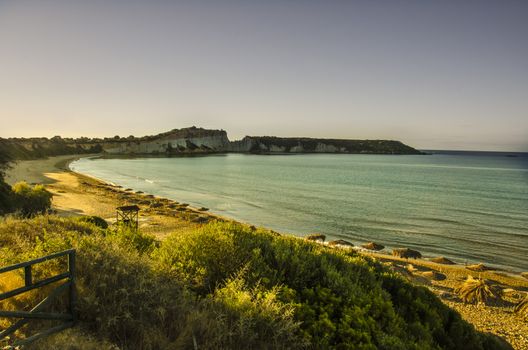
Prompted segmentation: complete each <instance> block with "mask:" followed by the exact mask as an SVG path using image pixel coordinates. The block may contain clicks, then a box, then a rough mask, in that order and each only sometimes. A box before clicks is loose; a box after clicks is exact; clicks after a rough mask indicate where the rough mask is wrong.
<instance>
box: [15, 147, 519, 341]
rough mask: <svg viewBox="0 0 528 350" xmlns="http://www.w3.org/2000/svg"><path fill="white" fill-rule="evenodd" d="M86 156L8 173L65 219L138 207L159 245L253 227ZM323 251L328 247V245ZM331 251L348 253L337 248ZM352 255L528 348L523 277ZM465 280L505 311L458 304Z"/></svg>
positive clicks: (109, 216)
mask: <svg viewBox="0 0 528 350" xmlns="http://www.w3.org/2000/svg"><path fill="white" fill-rule="evenodd" d="M87 156H88V155H81V156H78V155H72V156H61V157H51V158H48V159H46V160H38V161H20V162H18V163H17V164H15V165H14V166H13V167H12V168H11V169H9V170H8V173H10V178H11V179H16V177H17V176H19V177H20V176H24V175H25V174H24V171H26V170H27V169H30V172H31V175H32V176H33V177H32V178H33V179H38V178H39V177H38V176H35V175H38V173H39V171H40V179H43V180H44V181H42V183H44V185H45V186H46V188H47V189H48V190H49V191H50V192H52V193H53V195H54V197H53V208H54V209H55V210H56V211H57V214H58V215H62V216H73V215H97V216H100V217H102V218H104V219H105V220H107V221H109V222H113V221H115V208H116V207H117V206H121V205H129V204H136V205H138V206H139V207H140V209H141V210H140V228H141V229H142V231H143V232H145V233H149V234H153V235H155V236H156V238H157V239H159V240H163V239H164V237H165V236H166V235H168V234H169V233H174V232H177V233H182V234H185V232H188V231H189V230H195V229H198V228H199V227H201V226H202V225H204V224H205V223H207V222H209V221H211V220H221V221H233V222H239V223H241V224H243V225H247V226H251V224H250V223H244V222H240V221H237V220H234V219H231V218H228V217H222V216H220V215H216V214H215V213H211V212H209V210H208V209H207V208H194V207H191V206H190V205H188V204H187V203H179V202H178V201H174V200H170V199H167V198H162V197H157V196H154V195H151V194H146V193H142V192H141V191H133V190H132V189H124V188H123V187H121V186H119V185H116V184H111V183H108V182H105V181H104V180H101V179H97V178H95V177H91V176H89V175H84V174H81V173H77V172H75V171H72V170H70V169H69V164H70V163H71V162H73V161H74V160H76V159H79V158H80V157H87ZM25 162H31V163H29V164H28V163H25ZM26 177H27V176H26ZM20 179H23V177H20ZM201 209H202V210H201ZM204 209H207V210H204ZM270 231H273V230H270ZM273 232H275V231H273ZM281 234H282V233H281ZM288 235H290V236H295V235H293V234H288ZM295 237H298V236H295ZM298 238H299V239H303V238H302V237H298ZM365 243H366V242H365ZM325 245H327V246H328V244H327V243H325ZM333 249H349V248H345V247H334V248H333ZM354 250H356V251H357V252H358V254H362V255H367V256H369V257H371V258H373V259H375V260H377V261H379V262H381V263H382V264H384V265H386V266H388V267H389V268H390V269H391V270H393V271H396V272H399V273H400V274H401V275H402V276H403V277H404V278H406V279H408V280H409V281H410V282H411V283H413V284H415V285H420V286H424V287H426V288H427V289H429V290H431V291H432V292H433V293H435V294H436V295H437V296H438V297H439V298H440V300H442V302H444V303H445V304H447V305H448V306H450V307H451V308H453V309H455V310H457V311H458V312H459V313H460V314H461V315H462V316H463V318H465V319H466V320H467V321H469V322H470V323H472V324H473V325H474V326H475V327H476V328H477V329H479V330H481V331H485V332H491V333H493V334H496V335H499V336H501V337H505V338H506V339H507V340H508V341H509V342H510V343H511V344H513V345H514V347H515V348H518V349H523V348H528V337H526V336H524V335H525V334H528V323H526V322H524V321H523V320H521V318H520V317H519V316H517V315H516V314H514V313H513V312H512V308H513V306H512V305H514V302H515V300H517V299H519V298H520V297H522V296H523V295H524V293H528V279H526V278H524V277H522V276H521V275H520V274H512V273H509V272H508V271H482V272H479V271H470V270H468V269H467V268H466V267H465V266H464V265H460V264H457V265H442V264H439V263H434V262H432V261H429V260H426V259H403V258H398V257H395V256H392V255H390V252H386V251H382V252H375V251H368V250H365V249H357V247H354ZM426 272H427V273H426ZM428 273H429V274H428ZM431 273H432V274H433V275H435V274H438V276H442V278H441V279H437V278H435V277H431V276H430V274H431ZM467 276H473V277H475V278H485V279H487V280H491V281H494V282H495V283H497V284H499V285H500V286H501V288H502V289H503V290H513V292H511V293H510V295H509V296H508V297H507V298H508V299H507V303H506V304H505V306H477V305H471V304H464V303H462V302H460V301H457V299H456V294H455V293H454V289H455V288H456V287H457V286H458V285H460V284H461V283H462V282H463V280H465V278H466V277H467Z"/></svg>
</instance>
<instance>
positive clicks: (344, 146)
mask: <svg viewBox="0 0 528 350" xmlns="http://www.w3.org/2000/svg"><path fill="white" fill-rule="evenodd" d="M224 152H236V153H268V154H269V153H368V154H420V153H421V152H419V151H417V150H416V149H414V148H412V147H410V146H407V145H405V144H403V143H401V142H399V141H391V140H336V139H312V138H280V137H270V136H258V137H255V136H246V137H245V138H244V139H242V140H240V141H230V140H229V139H228V137H227V133H226V131H224V130H209V129H203V128H197V127H194V126H193V127H190V128H184V129H174V130H171V131H168V132H165V133H161V134H157V135H152V136H143V137H135V136H128V137H126V138H125V137H119V136H114V137H112V138H104V139H100V138H93V139H90V138H86V137H83V138H79V139H72V138H61V137H59V136H56V137H53V138H51V139H48V138H10V139H2V138H0V154H4V155H7V156H9V157H10V158H11V159H36V158H41V157H47V156H55V155H65V154H87V153H92V154H96V153H107V154H113V155H178V154H196V153H198V154H204V153H224Z"/></svg>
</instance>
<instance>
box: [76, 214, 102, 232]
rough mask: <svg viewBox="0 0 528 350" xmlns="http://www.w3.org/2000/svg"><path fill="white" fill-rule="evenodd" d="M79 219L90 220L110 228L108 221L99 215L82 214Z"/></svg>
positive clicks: (99, 225)
mask: <svg viewBox="0 0 528 350" xmlns="http://www.w3.org/2000/svg"><path fill="white" fill-rule="evenodd" d="M78 220H79V221H83V222H89V223H91V224H94V225H95V226H97V227H99V228H102V229H107V228H108V223H107V222H106V220H105V219H103V218H101V217H99V216H81V217H79V219H78Z"/></svg>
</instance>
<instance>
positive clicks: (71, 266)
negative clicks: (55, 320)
mask: <svg viewBox="0 0 528 350" xmlns="http://www.w3.org/2000/svg"><path fill="white" fill-rule="evenodd" d="M68 271H69V272H70V313H71V315H72V321H73V322H76V321H77V311H76V310H75V308H76V307H77V295H76V292H75V251H73V252H70V254H68Z"/></svg>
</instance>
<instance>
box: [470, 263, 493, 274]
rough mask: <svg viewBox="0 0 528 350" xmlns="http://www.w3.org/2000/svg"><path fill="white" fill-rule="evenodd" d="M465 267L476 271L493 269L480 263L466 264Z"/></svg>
mask: <svg viewBox="0 0 528 350" xmlns="http://www.w3.org/2000/svg"><path fill="white" fill-rule="evenodd" d="M466 269H468V270H471V271H476V272H484V271H489V270H493V268H491V267H489V266H486V265H484V264H482V263H480V264H474V265H468V266H466Z"/></svg>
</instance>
